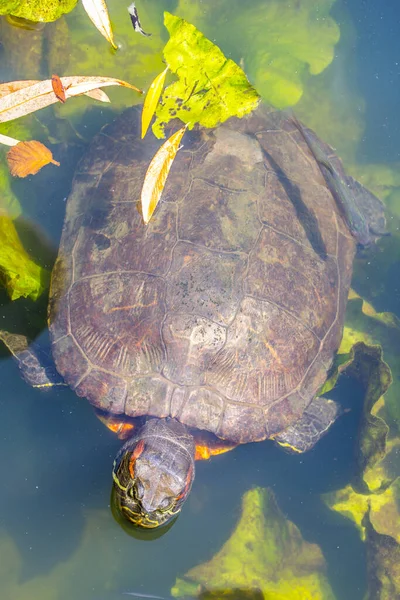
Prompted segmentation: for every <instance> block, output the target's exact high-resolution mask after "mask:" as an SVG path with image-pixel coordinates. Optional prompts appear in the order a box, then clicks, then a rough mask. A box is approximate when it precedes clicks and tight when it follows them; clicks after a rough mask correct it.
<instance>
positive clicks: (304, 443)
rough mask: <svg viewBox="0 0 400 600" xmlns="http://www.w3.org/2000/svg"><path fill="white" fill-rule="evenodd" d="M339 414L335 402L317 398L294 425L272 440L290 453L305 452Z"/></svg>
mask: <svg viewBox="0 0 400 600" xmlns="http://www.w3.org/2000/svg"><path fill="white" fill-rule="evenodd" d="M340 414H341V407H340V406H339V404H338V403H337V402H334V401H333V400H328V398H323V397H318V396H317V397H316V398H314V399H313V401H312V402H311V404H310V405H309V406H308V407H307V409H306V410H305V411H304V413H303V416H302V417H301V418H300V419H299V420H298V421H297V422H296V423H294V425H290V427H288V428H287V429H285V431H283V432H282V433H279V434H278V435H276V436H274V437H273V439H274V441H275V442H277V443H278V444H279V445H280V446H283V447H284V448H285V449H287V450H289V451H290V452H306V451H307V450H311V448H313V447H314V446H315V444H316V443H317V442H318V440H320V439H321V437H322V436H323V435H324V434H325V433H326V432H327V431H328V429H329V427H330V426H331V425H332V423H334V422H335V421H336V419H337V417H338V416H339V415H340Z"/></svg>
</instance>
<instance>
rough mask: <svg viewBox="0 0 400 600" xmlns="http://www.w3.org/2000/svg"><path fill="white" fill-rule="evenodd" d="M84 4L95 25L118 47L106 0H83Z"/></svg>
mask: <svg viewBox="0 0 400 600" xmlns="http://www.w3.org/2000/svg"><path fill="white" fill-rule="evenodd" d="M82 4H83V8H84V9H85V10H86V12H87V14H88V17H89V19H90V20H91V21H92V23H93V25H94V26H95V27H97V29H98V30H99V31H100V33H101V35H103V36H104V37H105V38H106V40H107V41H109V42H110V44H111V45H112V47H113V48H115V49H117V46H116V44H115V42H114V36H113V32H112V29H111V23H110V17H109V15H108V10H107V5H106V3H105V0H82Z"/></svg>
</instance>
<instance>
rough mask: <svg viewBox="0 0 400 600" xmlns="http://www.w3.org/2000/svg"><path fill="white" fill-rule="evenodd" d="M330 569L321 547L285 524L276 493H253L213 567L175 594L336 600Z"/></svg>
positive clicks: (189, 576)
mask: <svg viewBox="0 0 400 600" xmlns="http://www.w3.org/2000/svg"><path fill="white" fill-rule="evenodd" d="M325 568H326V565H325V560H324V557H323V555H322V552H321V550H320V548H319V546H317V544H311V543H309V542H306V541H305V540H304V539H303V538H302V536H301V533H300V531H299V529H298V528H297V527H296V525H294V523H292V522H291V521H288V520H287V519H285V517H284V516H283V514H282V512H281V511H280V509H279V508H278V505H277V503H276V500H275V497H274V494H273V493H272V491H271V490H269V489H265V488H254V489H251V490H249V491H248V492H246V493H245V494H244V496H243V498H242V514H241V517H240V519H239V522H238V524H237V525H236V527H235V530H234V531H233V533H232V535H231V537H230V538H229V540H228V541H227V542H226V543H225V544H224V545H223V547H222V548H221V550H219V552H217V554H216V555H215V556H214V557H213V558H212V559H211V560H210V561H209V562H207V563H205V564H203V565H199V566H197V567H194V568H193V569H190V571H188V573H186V575H185V576H184V577H183V578H178V579H177V580H176V582H175V585H174V587H173V588H172V590H171V594H172V595H173V596H175V597H180V596H186V595H194V596H196V597H198V596H200V597H205V598H207V597H208V596H209V597H210V598H219V597H228V598H229V597H232V598H234V597H237V596H235V592H238V591H241V592H242V593H243V594H244V595H246V594H247V593H250V594H251V593H252V594H258V595H259V597H260V598H265V599H268V600H334V595H333V592H332V590H331V587H330V585H329V583H328V581H327V578H326V575H325ZM230 593H231V596H230ZM252 597H253V596H252Z"/></svg>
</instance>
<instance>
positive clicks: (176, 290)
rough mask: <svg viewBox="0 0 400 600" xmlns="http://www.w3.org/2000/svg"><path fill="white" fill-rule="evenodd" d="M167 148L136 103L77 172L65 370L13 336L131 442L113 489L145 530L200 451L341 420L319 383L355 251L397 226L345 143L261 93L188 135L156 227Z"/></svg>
mask: <svg viewBox="0 0 400 600" xmlns="http://www.w3.org/2000/svg"><path fill="white" fill-rule="evenodd" d="M172 129H173V127H172ZM160 144H161V142H160V141H159V140H156V139H155V138H154V137H153V136H149V135H148V136H147V137H146V138H145V139H144V140H142V139H141V136H140V111H139V109H138V108H137V107H132V108H130V109H128V110H127V111H126V112H124V113H123V114H122V115H121V116H119V117H118V118H117V119H116V120H115V121H113V122H112V123H111V124H109V125H107V126H106V127H105V128H104V129H103V130H102V131H101V132H100V133H99V134H98V135H97V137H96V138H95V139H94V140H93V142H92V144H91V146H90V148H89V150H88V152H87V154H86V155H85V156H84V157H83V159H82V160H81V162H80V164H79V166H78V168H77V171H76V173H75V176H74V181H73V184H72V191H71V193H70V196H69V198H68V202H67V205H66V216H65V221H64V226H63V232H62V236H61V242H60V247H59V253H58V258H57V260H56V263H55V266H54V269H53V272H52V280H51V288H50V298H49V329H50V339H51V355H52V359H53V360H54V363H55V369H54V368H52V367H51V366H50V365H49V364H47V365H46V364H44V362H45V360H44V358H45V354H43V353H42V354H41V355H39V354H38V349H36V348H35V347H34V346H33V345H30V346H27V344H26V343H25V342H24V341H23V340H22V338H21V337H19V338H17V337H16V336H14V335H9V336H8V337H7V336H6V335H5V334H4V333H3V334H2V337H3V339H4V341H5V342H6V344H7V345H8V347H9V348H10V350H11V351H12V352H13V354H14V356H15V357H16V358H17V360H18V361H19V365H20V367H21V370H22V374H23V375H24V377H25V379H26V380H27V381H29V382H30V383H31V384H32V385H36V386H39V387H46V386H49V385H52V384H56V383H63V384H65V385H68V386H69V387H70V388H72V390H74V391H75V392H76V394H77V395H78V396H81V397H85V398H87V399H88V400H89V402H90V403H91V404H92V405H93V406H94V407H95V409H96V411H97V413H98V415H99V417H100V418H101V419H102V420H103V421H104V422H105V423H106V424H107V425H108V426H109V427H110V428H111V429H113V430H114V431H116V432H117V434H118V435H119V436H120V437H121V438H122V439H123V440H124V443H123V445H122V447H121V449H120V450H119V452H118V454H117V456H116V458H115V461H114V464H113V484H112V485H113V490H114V493H115V495H116V497H117V500H118V507H119V509H120V511H121V514H123V515H124V517H126V519H128V521H130V522H132V523H134V524H135V525H137V526H139V527H142V528H156V527H159V526H162V525H165V524H166V523H168V522H169V521H171V520H172V519H173V518H174V517H175V516H176V515H177V514H178V513H179V512H180V510H181V508H182V506H183V504H184V502H185V500H186V499H187V497H188V495H189V493H190V489H191V486H192V482H193V478H194V475H195V459H196V457H199V456H200V455H201V454H202V456H203V457H204V456H205V457H209V456H210V455H211V454H216V453H218V452H221V451H224V450H227V449H230V448H232V447H234V446H237V445H239V444H244V443H249V442H261V441H264V440H274V441H275V442H276V443H278V444H280V445H281V446H284V447H286V448H287V449H289V450H290V451H293V452H294V451H297V452H304V451H306V450H309V449H310V448H312V447H313V446H314V445H315V444H316V442H317V441H318V440H319V439H320V438H321V436H322V435H323V434H324V433H325V432H326V431H327V430H328V428H329V427H330V425H331V424H332V423H333V422H334V421H335V420H336V418H337V417H338V415H340V413H341V409H340V406H339V404H338V403H337V402H334V401H333V400H330V399H329V398H326V397H324V396H320V395H319V391H320V390H321V388H322V387H323V385H324V383H325V382H326V379H327V377H328V374H329V373H330V370H331V368H332V364H333V361H334V358H335V354H336V351H337V349H338V347H339V344H340V341H341V337H342V330H343V323H344V316H345V308H346V303H347V297H348V292H349V288H350V283H351V278H352V268H353V262H354V258H355V254H356V251H357V247H358V246H360V245H362V246H365V245H369V244H371V243H374V242H376V241H377V239H378V237H379V235H380V234H381V233H382V234H383V233H384V230H385V216H384V209H383V205H382V203H381V201H380V200H379V199H378V198H377V197H376V196H374V195H373V194H372V193H371V192H369V191H368V190H367V189H366V188H364V187H363V186H362V185H361V184H360V183H358V182H357V181H355V180H354V179H352V178H351V177H349V176H347V175H346V174H345V172H344V169H343V166H342V163H341V161H340V159H339V158H338V157H337V156H336V155H335V153H334V151H333V150H332V149H331V148H330V147H329V146H328V145H327V144H325V143H324V142H322V141H321V140H320V139H319V138H318V137H317V136H316V134H315V133H313V132H312V131H311V130H310V129H307V128H306V127H305V126H303V125H302V124H300V123H299V122H298V121H297V120H296V121H294V120H293V118H291V117H290V116H289V117H288V115H287V114H285V113H283V112H281V111H277V110H273V109H272V108H269V107H266V106H264V105H260V106H259V107H258V108H257V109H256V110H255V111H253V112H252V113H251V114H250V115H247V116H246V117H243V118H241V119H239V118H236V117H232V118H230V119H229V120H227V121H226V122H225V123H224V124H222V125H219V126H218V127H216V128H214V129H205V128H200V127H194V128H193V130H191V131H189V130H187V131H186V133H185V137H184V141H183V147H182V148H181V149H180V150H179V152H178V154H177V156H176V158H175V161H174V163H173V165H172V168H171V171H170V174H169V177H168V179H167V181H166V184H165V187H164V190H163V193H162V197H161V200H160V202H159V204H158V206H157V208H156V210H155V213H154V214H153V216H152V219H151V220H150V222H149V223H148V224H147V225H145V224H144V222H143V219H142V216H141V212H140V205H139V198H140V192H141V188H142V185H143V181H144V177H145V173H146V171H147V169H148V166H149V163H150V161H151V159H152V157H153V156H154V154H155V152H156V150H157V149H158V148H159V146H160ZM324 170H325V173H324ZM327 174H329V178H327V177H326V175H327ZM328 179H329V181H328ZM332 180H333V181H334V182H336V184H337V185H335V186H333V188H334V189H332V185H328V184H332ZM337 189H339V191H340V197H341V202H339V201H338V197H337V195H338V193H337ZM335 190H336V192H335ZM343 205H344V206H345V208H346V210H343ZM355 213H356V214H357V215H358V217H357V222H358V223H360V220H361V221H362V224H363V226H362V227H361V228H360V227H352V223H353V221H352V219H351V218H350V217H351V215H352V214H355ZM359 231H362V235H360V236H358V232H359ZM21 340H22V341H21ZM39 350H40V349H39ZM57 378H58V379H57ZM201 449H202V450H203V452H201Z"/></svg>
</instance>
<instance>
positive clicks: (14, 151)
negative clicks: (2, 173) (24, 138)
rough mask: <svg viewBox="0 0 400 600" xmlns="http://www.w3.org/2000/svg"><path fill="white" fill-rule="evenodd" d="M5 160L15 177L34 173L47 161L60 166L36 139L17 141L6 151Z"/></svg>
mask: <svg viewBox="0 0 400 600" xmlns="http://www.w3.org/2000/svg"><path fill="white" fill-rule="evenodd" d="M7 162H8V166H9V167H10V171H11V175H14V176H16V177H26V176H27V175H35V173H37V172H38V171H40V169H41V168H42V167H44V166H45V165H48V164H49V163H53V164H54V165H57V166H58V167H59V166H60V163H59V162H57V161H56V160H54V159H53V155H52V153H51V152H50V150H49V149H48V148H46V146H44V145H43V144H42V143H41V142H37V141H36V140H32V141H30V142H19V143H18V144H17V145H16V146H14V147H13V148H11V150H9V151H8V153H7Z"/></svg>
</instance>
